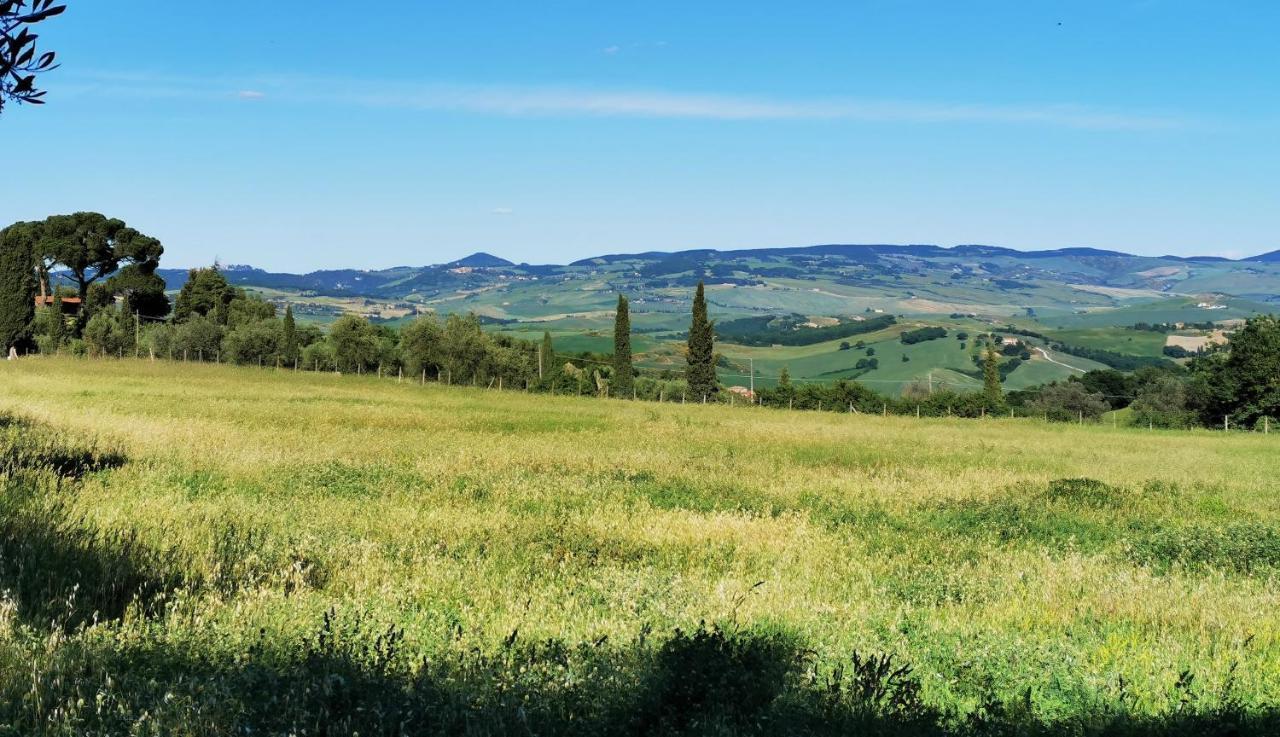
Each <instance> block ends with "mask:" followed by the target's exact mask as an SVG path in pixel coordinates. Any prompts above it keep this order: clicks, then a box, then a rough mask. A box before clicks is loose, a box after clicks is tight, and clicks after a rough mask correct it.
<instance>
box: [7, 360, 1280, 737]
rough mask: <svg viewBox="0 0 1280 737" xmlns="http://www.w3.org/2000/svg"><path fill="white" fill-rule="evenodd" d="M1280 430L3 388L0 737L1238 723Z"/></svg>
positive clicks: (1268, 620) (17, 364)
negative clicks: (1227, 431) (1274, 433)
mask: <svg viewBox="0 0 1280 737" xmlns="http://www.w3.org/2000/svg"><path fill="white" fill-rule="evenodd" d="M936 343H937V344H938V346H941V347H945V348H946V349H948V350H950V351H954V352H955V353H956V354H957V355H960V354H961V353H962V352H961V351H960V349H959V347H958V346H957V345H955V343H956V341H954V339H952V340H947V341H945V342H944V341H936ZM929 347H930V348H931V349H932V348H935V346H929ZM886 358H888V356H887V355H886ZM882 360H883V359H882ZM895 366H896V364H895ZM1278 442H1280V439H1277V438H1270V437H1269V436H1262V435H1257V434H1254V435H1243V434H1242V435H1224V434H1222V433H1212V432H1208V431H1200V432H1161V431H1156V432H1147V431H1140V430H1134V429H1112V428H1109V427H1101V426H1085V427H1081V426H1076V425H1046V424H1042V423H1040V422H1038V421H1032V420H1007V419H999V420H990V419H989V420H983V421H977V420H960V419H956V420H943V419H935V420H916V419H914V418H902V417H887V418H882V417H868V416H850V415H837V414H826V415H824V414H818V413H800V412H795V413H788V412H784V411H774V410H762V409H759V408H751V407H736V408H731V407H723V406H695V405H690V406H680V405H670V404H668V405H654V404H645V403H632V402H626V401H599V400H591V399H578V398H570V397H548V396H546V395H526V394H522V393H518V392H497V391H485V390H481V389H470V388H458V387H442V386H437V385H432V384H428V385H426V386H421V385H418V384H417V383H414V382H408V381H406V382H405V383H403V384H400V383H397V382H396V381H395V380H388V379H377V378H374V377H367V376H366V377H354V376H337V375H333V374H309V373H302V374H293V373H290V372H279V373H278V372H275V371H270V370H256V369H245V368H231V367H226V366H215V365H196V364H174V363H167V362H155V363H153V362H148V361H133V360H124V361H109V360H108V361H88V360H76V359H69V358H29V359H23V360H20V361H13V362H0V489H2V490H3V493H4V497H3V500H2V503H0V514H3V519H0V588H3V589H5V590H6V592H7V593H6V595H5V599H4V601H3V603H2V604H0V664H3V668H2V669H0V734H33V733H46V734H87V733H98V734H210V735H212V734H248V733H250V732H252V733H254V734H348V733H350V734H357V733H358V734H402V733H403V734H421V733H440V734H459V733H471V734H558V733H573V734H617V733H634V734H660V733H671V734H675V733H720V734H736V733H748V732H755V733H789V734H805V733H810V734H823V733H830V734H834V733H849V732H859V731H860V732H862V733H875V732H877V731H879V732H883V733H887V734H899V733H929V734H933V733H938V734H942V733H947V734H950V733H969V732H972V733H991V734H1011V733H1027V734H1033V733H1073V734H1095V733H1096V734H1102V733H1115V734H1144V735H1145V734H1173V733H1185V734H1199V733H1205V732H1213V731H1215V730H1216V731H1219V732H1221V733H1223V734H1228V733H1230V734H1238V733H1248V732H1250V731H1254V732H1257V733H1264V732H1265V731H1266V730H1268V729H1274V728H1276V726H1277V709H1278V708H1280V614H1278V612H1280V482H1277V479H1280V453H1277V447H1278V446H1277V443H1278ZM855 653H856V655H855ZM881 657H888V658H890V660H889V661H887V663H888V664H887V665H885V663H886V661H884V660H880V659H879V658H881ZM868 658H875V660H874V661H868ZM869 662H870V663H871V664H870V665H869V664H868V663H869ZM904 665H909V666H910V671H909V672H904V671H899V670H898V668H900V667H901V666H904ZM1232 729H1234V730H1236V731H1231V730H1232Z"/></svg>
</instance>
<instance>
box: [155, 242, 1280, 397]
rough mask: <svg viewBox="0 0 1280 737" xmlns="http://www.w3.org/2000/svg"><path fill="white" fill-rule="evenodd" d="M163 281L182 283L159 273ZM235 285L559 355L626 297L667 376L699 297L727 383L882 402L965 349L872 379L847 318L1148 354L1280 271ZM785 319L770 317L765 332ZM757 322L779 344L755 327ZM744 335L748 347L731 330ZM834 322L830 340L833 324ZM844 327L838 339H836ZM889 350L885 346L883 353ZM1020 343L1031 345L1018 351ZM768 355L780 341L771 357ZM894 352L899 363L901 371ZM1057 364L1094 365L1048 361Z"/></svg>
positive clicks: (627, 260)
mask: <svg viewBox="0 0 1280 737" xmlns="http://www.w3.org/2000/svg"><path fill="white" fill-rule="evenodd" d="M163 273H164V276H165V277H166V278H167V279H169V280H170V286H171V287H175V286H177V285H179V284H180V283H181V281H182V279H185V274H184V273H182V272H172V271H170V272H163ZM227 275H228V277H229V278H230V279H231V280H232V281H233V282H234V283H236V284H239V285H241V286H244V287H246V288H249V289H253V290H257V291H260V292H261V293H262V294H263V295H264V296H265V297H267V298H268V299H271V300H273V301H276V302H278V303H281V304H283V303H285V302H288V303H291V304H293V305H294V306H295V312H297V313H298V314H299V316H300V318H301V319H303V320H308V321H318V322H325V321H328V320H332V319H334V317H336V316H337V315H340V314H343V313H345V312H356V313H361V314H367V315H369V316H371V317H373V318H375V319H379V320H382V321H384V322H388V323H391V324H402V323H403V322H405V321H407V320H411V319H412V318H413V317H414V316H415V315H417V314H421V313H425V312H435V313H447V312H475V313H477V314H479V315H482V316H484V317H487V318H490V320H491V322H492V324H491V325H490V326H489V327H490V329H493V330H501V331H503V332H506V333H509V334H513V335H517V336H520V337H526V338H537V337H540V336H541V335H542V333H543V331H549V332H551V334H552V335H553V337H554V338H555V339H556V342H557V346H558V350H560V351H563V352H565V353H578V352H582V351H590V352H597V353H606V352H609V351H611V350H612V338H611V336H612V318H613V312H612V310H613V306H614V304H615V302H616V298H617V295H618V294H619V293H623V294H626V295H628V297H629V298H630V300H631V320H632V327H633V330H634V331H635V332H636V334H637V339H636V351H637V354H638V355H637V360H638V363H639V364H640V365H641V366H649V367H652V368H656V369H661V368H680V366H681V359H680V350H681V345H682V341H683V332H684V330H685V329H686V328H687V326H688V311H689V303H690V299H691V295H692V291H693V286H694V285H695V284H696V283H697V282H698V281H699V280H702V281H705V282H706V284H707V300H708V304H709V309H710V313H711V316H712V318H713V319H714V320H716V321H717V322H719V323H721V324H722V325H725V326H726V329H725V332H726V336H722V337H721V339H720V343H719V351H720V353H721V354H722V355H723V356H725V359H726V361H727V362H728V366H727V367H725V370H723V371H722V374H723V376H724V379H725V380H726V381H728V382H731V383H743V384H749V383H750V381H751V378H750V376H749V374H748V372H749V370H750V369H749V367H750V365H751V361H752V360H754V361H755V370H756V374H757V376H756V380H757V382H764V383H765V384H766V385H767V384H769V383H770V382H772V381H774V380H775V378H776V376H777V375H778V373H779V372H780V371H781V369H782V367H784V366H786V367H787V368H788V369H789V370H790V371H791V374H792V376H793V377H795V378H796V379H800V380H830V379H832V378H840V377H851V376H857V377H858V378H859V379H861V380H863V381H867V382H874V383H877V384H879V385H880V386H879V387H878V388H881V389H883V390H886V391H890V392H892V391H897V390H900V389H901V388H902V387H904V386H906V385H908V384H910V383H912V382H914V381H919V380H922V379H923V380H926V381H927V379H928V377H929V375H930V373H931V372H932V373H933V374H934V377H935V379H936V380H945V381H948V382H950V383H952V384H954V385H956V386H965V385H968V384H969V383H970V381H971V380H972V377H967V376H966V372H968V373H972V371H973V364H972V359H971V357H970V355H969V353H971V352H972V349H973V347H974V346H973V344H972V341H970V343H969V345H968V346H967V348H968V350H969V353H966V352H965V351H962V350H961V349H960V348H959V346H958V345H955V344H952V345H947V346H941V345H937V346H935V345H928V344H922V345H921V346H917V347H903V346H899V345H893V344H892V339H893V338H894V337H895V336H896V334H897V332H900V331H896V330H891V331H887V332H885V334H883V335H875V336H862V335H852V334H850V335H849V337H848V338H846V339H844V340H849V341H850V342H853V341H855V340H857V339H860V338H863V339H867V340H868V342H871V340H872V339H873V338H874V340H875V341H879V342H880V343H883V344H880V343H878V344H877V352H879V353H880V355H879V356H878V358H879V362H878V364H879V365H878V366H877V367H875V368H874V369H870V370H868V369H866V368H863V369H859V368H857V363H858V361H859V360H860V359H865V358H867V357H866V356H865V355H864V354H862V353H860V352H858V351H841V350H839V342H840V340H833V341H832V340H827V337H828V336H827V335H826V333H835V332H839V331H846V328H848V327H849V326H852V325H854V321H856V320H872V319H881V318H884V319H893V320H894V321H895V322H896V323H899V324H904V325H911V326H914V327H916V328H919V327H927V326H937V327H943V328H947V329H949V330H952V331H956V332H959V331H965V332H968V333H971V334H973V335H977V334H980V333H989V332H992V331H998V330H999V329H1000V328H1002V327H1003V326H1004V325H1006V324H1010V323H1013V324H1016V325H1017V326H1018V327H1019V328H1022V329H1024V330H1030V331H1033V332H1037V333H1043V334H1046V335H1049V336H1051V337H1052V338H1053V339H1055V340H1057V341H1060V342H1063V343H1067V344H1070V345H1079V346H1082V347H1085V348H1093V349H1103V350H1108V351H1114V352H1117V353H1121V354H1125V355H1130V356H1138V357H1152V358H1155V357H1159V356H1160V355H1161V353H1160V348H1161V342H1162V337H1161V336H1160V335H1159V334H1157V333H1143V332H1139V331H1132V330H1126V329H1125V328H1127V327H1128V326H1131V325H1133V324H1135V323H1139V322H1147V323H1163V322H1196V323H1201V322H1206V321H1225V320H1233V319H1239V318H1242V317H1248V316H1250V315H1254V314H1259V313H1263V312H1267V311H1270V310H1273V309H1275V307H1276V305H1277V304H1280V262H1274V261H1230V260H1226V259H1182V258H1172V257H1166V258H1148V257H1138V256H1131V255H1128V254H1122V253H1116V252H1110V251H1097V250H1093V249H1060V250H1057V251H1040V252H1021V251H1015V250H1012V249H1007V248H997V247H990V246H958V247H955V248H939V247H936V246H845V245H830V246H811V247H805V248H793V249H786V248H777V249H755V250H749V251H725V252H719V251H710V250H702V251H686V252H681V253H640V254H621V255H609V256H601V257H599V258H592V259H584V260H582V261H578V262H575V263H573V264H567V265H548V266H534V265H529V264H511V263H509V262H506V261H503V260H501V259H498V258H496V257H494V256H491V255H489V254H479V255H477V256H476V257H474V258H468V259H463V260H460V261H457V262H453V263H450V264H443V265H439V266H428V267H419V268H411V267H400V268H396V269H390V270H386V271H355V270H341V271H328V272H316V273H313V274H307V275H291V274H271V273H267V272H263V271H259V270H256V269H252V268H248V267H231V268H229V270H228V271H227ZM779 321H782V322H779ZM764 324H774V325H783V327H782V328H780V330H781V332H778V331H777V330H775V331H774V332H773V333H768V335H772V336H773V337H771V338H770V337H766V333H767V331H766V332H760V330H759V326H760V325H764ZM738 325H747V326H756V327H755V328H753V329H755V330H756V331H757V333H756V334H754V337H751V338H748V337H746V334H745V333H744V334H743V337H742V338H741V339H740V341H741V343H754V345H744V344H740V343H734V342H733V338H732V336H733V335H736V334H738V333H739V332H740V331H739V330H737V329H736V328H735V329H730V326H738ZM832 326H834V327H832ZM847 332H850V333H851V332H852V331H847ZM886 341H887V342H886ZM1030 342H1032V343H1038V342H1039V341H1035V340H1032V341H1030ZM771 343H777V344H787V345H785V347H780V346H772V347H771V346H770V345H769V344H771ZM903 356H906V358H907V359H908V360H907V361H905V362H904V361H903V360H902V358H903ZM1062 363H1066V364H1069V365H1070V366H1072V367H1079V368H1090V367H1094V366H1096V365H1098V364H1095V363H1093V362H1089V361H1086V360H1084V359H1072V360H1069V361H1065V360H1064V361H1062ZM1073 373H1078V372H1076V371H1073V370H1072V368H1068V367H1066V366H1062V365H1059V364H1055V363H1053V362H1050V361H1047V360H1043V359H1041V358H1040V357H1039V355H1038V354H1037V355H1036V357H1035V358H1034V359H1033V360H1032V361H1030V362H1028V363H1027V364H1025V365H1024V366H1021V367H1019V368H1018V369H1017V370H1015V371H1014V373H1013V374H1011V375H1010V376H1009V377H1008V380H1007V381H1006V386H1008V387H1009V388H1018V387H1022V386H1026V385H1029V383H1031V382H1036V383H1038V382H1039V381H1042V380H1056V379H1063V378H1066V377H1068V376H1070V375H1072V374H1073Z"/></svg>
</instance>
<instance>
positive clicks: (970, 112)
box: [68, 74, 1187, 131]
mask: <svg viewBox="0 0 1280 737" xmlns="http://www.w3.org/2000/svg"><path fill="white" fill-rule="evenodd" d="M86 79H87V78H86ZM68 81H70V80H68ZM68 87H69V88H71V89H73V90H74V91H76V92H79V93H82V94H95V93H97V94H109V95H114V96H136V97H151V98H192V99H218V98H222V99H225V98H226V97H227V96H228V95H233V96H236V97H239V98H241V99H253V100H265V99H270V100H271V101H273V102H276V103H287V104H317V105H321V104H323V105H327V106H333V105H339V106H342V105H346V106H360V107H370V108H399V109H411V110H434V111H445V112H461V113H472V114H480V115H500V116H511V117H518V116H525V117H532V116H539V117H584V116H590V117H620V118H622V117H626V118H681V119H699V120H723V121H753V120H759V121H768V120H797V121H803V120H814V121H820V120H834V121H841V120H844V121H851V122H889V123H894V122H896V123H919V124H930V123H932V124H942V123H987V124H1022V125H1044V126H1056V127H1066V128H1081V129H1095V130H1143V131H1145V130H1157V129H1168V128H1177V127H1181V126H1184V125H1186V124H1187V121H1185V120H1184V119H1182V118H1179V117H1175V116H1169V115H1163V114H1145V113H1135V112H1129V111H1120V110H1110V109H1104V108H1097V107H1092V106H1087V105H1078V104H1045V105H1010V104H995V103H981V102H932V101H918V100H917V101H911V100H874V99H860V98H849V97H823V98H814V97H808V98H786V97H769V96H753V95H729V94H715V93H700V92H677V91H670V90H635V89H633V90H602V89H588V88H581V87H551V86H516V85H443V84H413V83H400V82H389V81H375V80H347V81H334V80H319V79H314V78H307V77H273V78H267V77H263V78H256V79H247V80H246V79H240V80H233V79H226V80H222V79H194V78H186V79H184V78H175V77H163V76H156V77H148V76H145V75H136V74H135V75H99V76H98V77H97V78H95V79H94V80H93V81H91V82H83V81H82V82H81V83H80V84H76V85H68ZM237 90H238V92H236V91H237Z"/></svg>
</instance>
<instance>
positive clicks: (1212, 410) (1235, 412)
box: [1009, 315, 1280, 428]
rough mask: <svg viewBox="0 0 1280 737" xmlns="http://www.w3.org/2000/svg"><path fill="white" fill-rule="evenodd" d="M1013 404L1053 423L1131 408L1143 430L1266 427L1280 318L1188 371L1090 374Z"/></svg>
mask: <svg viewBox="0 0 1280 737" xmlns="http://www.w3.org/2000/svg"><path fill="white" fill-rule="evenodd" d="M1009 402H1010V404H1012V405H1014V406H1016V407H1020V408H1025V409H1026V410H1027V411H1028V412H1031V413H1042V414H1044V415H1046V416H1047V417H1048V418H1049V419H1051V420H1068V421H1077V420H1078V419H1081V418H1083V419H1086V420H1096V419H1098V418H1100V417H1101V416H1102V415H1103V414H1104V413H1106V412H1108V411H1110V410H1120V409H1125V408H1126V407H1127V408H1130V410H1131V412H1130V413H1129V417H1130V421H1131V422H1132V423H1133V424H1135V425H1140V426H1143V427H1148V426H1151V427H1166V428H1185V427H1193V426H1197V425H1199V426H1206V427H1224V426H1225V427H1228V428H1230V427H1240V428H1258V427H1262V426H1269V425H1270V424H1274V422H1275V421H1276V419H1277V418H1280V318H1277V317H1275V316H1273V315H1264V316H1260V317H1255V318H1252V319H1250V320H1248V321H1246V322H1245V325H1244V327H1242V328H1241V329H1240V330H1238V331H1237V332H1236V333H1235V334H1234V335H1232V336H1231V339H1230V341H1229V343H1228V344H1226V345H1218V346H1212V347H1210V348H1208V349H1207V350H1205V351H1203V352H1201V353H1199V354H1197V355H1196V356H1195V357H1194V358H1192V359H1191V361H1190V362H1189V363H1187V365H1186V366H1185V367H1184V366H1181V365H1178V364H1173V363H1166V364H1162V365H1153V366H1144V367H1142V368H1139V369H1138V370H1137V371H1134V372H1132V373H1125V372H1121V371H1117V370H1114V369H1106V370H1102V371H1090V372H1088V373H1086V374H1084V375H1083V376H1080V377H1072V378H1071V379H1070V380H1068V381H1065V382H1058V383H1054V384H1049V385H1047V386H1044V387H1037V388H1034V389H1029V390H1025V391H1020V392H1013V393H1011V394H1010V395H1009Z"/></svg>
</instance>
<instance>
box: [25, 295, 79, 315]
mask: <svg viewBox="0 0 1280 737" xmlns="http://www.w3.org/2000/svg"><path fill="white" fill-rule="evenodd" d="M54 300H55V298H54V297H52V296H48V295H45V296H37V297H36V309H40V308H41V307H52V306H53V303H54ZM80 306H81V305H80V298H79V297H63V298H62V314H64V315H78V314H80Z"/></svg>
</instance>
